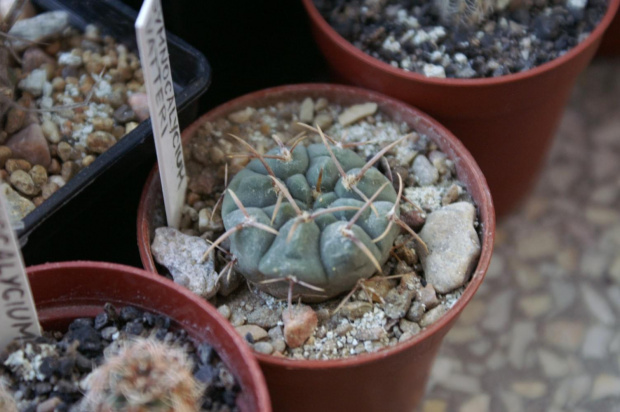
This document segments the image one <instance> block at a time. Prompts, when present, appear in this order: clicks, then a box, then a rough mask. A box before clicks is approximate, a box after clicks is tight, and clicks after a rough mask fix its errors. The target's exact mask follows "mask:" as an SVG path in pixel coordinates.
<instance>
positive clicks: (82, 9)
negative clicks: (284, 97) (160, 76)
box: [17, 0, 211, 263]
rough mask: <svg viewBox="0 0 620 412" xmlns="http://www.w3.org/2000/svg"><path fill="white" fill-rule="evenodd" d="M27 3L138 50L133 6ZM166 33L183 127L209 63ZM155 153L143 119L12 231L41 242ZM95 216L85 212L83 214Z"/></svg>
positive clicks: (90, 0) (72, 0)
mask: <svg viewBox="0 0 620 412" xmlns="http://www.w3.org/2000/svg"><path fill="white" fill-rule="evenodd" d="M32 3H33V4H34V5H35V7H36V8H37V10H38V11H51V10H65V11H67V12H68V13H69V14H70V16H71V25H72V26H74V27H76V28H79V29H82V30H83V29H84V28H85V27H86V25H88V24H94V25H96V26H98V27H99V28H100V29H101V32H102V34H104V35H106V34H107V35H111V36H112V37H114V38H115V40H116V41H117V42H119V43H122V44H125V45H126V46H127V47H128V48H129V49H130V50H132V51H134V52H136V54H137V52H138V51H137V45H136V35H135V28H134V24H135V20H136V17H137V12H136V11H135V10H132V9H131V8H129V7H127V6H126V5H124V4H123V3H121V2H119V1H115V0H33V1H32ZM167 37H168V52H169V54H170V64H171V66H172V78H173V81H174V83H175V97H176V103H177V109H178V112H179V122H180V125H181V127H182V128H183V127H185V126H187V125H188V124H189V123H190V122H191V121H192V120H193V119H194V118H195V117H196V115H197V110H198V98H199V97H200V95H202V94H203V93H204V92H205V91H206V90H207V88H208V87H209V84H210V82H211V67H210V65H209V63H208V62H207V59H206V58H205V57H204V56H203V55H202V54H201V53H200V52H199V51H198V50H196V49H195V48H193V47H192V46H190V45H189V44H187V43H186V42H184V41H183V40H181V39H180V38H178V37H177V36H175V35H173V34H170V33H167ZM154 154H155V146H154V142H153V133H152V129H151V122H150V120H146V121H143V122H141V123H140V124H139V125H138V126H137V127H136V128H135V129H134V130H132V131H131V132H130V133H129V134H127V135H126V136H125V137H123V138H122V139H121V140H120V141H119V142H118V143H116V144H115V145H114V146H112V147H111V148H110V149H109V150H108V151H106V152H105V153H103V154H101V155H99V157H98V158H97V159H96V160H95V161H94V162H93V163H92V164H91V165H89V166H88V167H86V168H84V169H83V170H81V171H80V172H79V173H78V174H77V175H76V176H75V177H74V178H73V179H71V180H70V181H69V182H68V183H67V184H66V185H65V186H63V187H62V188H60V189H59V190H58V191H57V192H56V193H54V194H53V195H52V196H51V197H50V198H49V199H48V200H47V201H45V202H44V203H43V204H42V205H41V206H39V207H37V208H36V209H35V210H34V211H33V212H32V213H30V214H29V215H27V216H26V217H25V218H24V220H23V227H22V228H20V229H18V231H17V233H18V236H19V240H20V243H21V244H22V246H24V245H26V244H27V243H28V242H31V240H35V238H36V240H37V241H36V242H35V243H37V244H39V243H40V244H44V243H45V239H51V238H53V234H54V233H55V232H58V231H62V230H63V228H66V227H67V225H71V224H75V222H76V221H79V220H76V219H77V216H78V215H79V214H86V215H88V211H89V210H95V209H96V208H94V207H93V205H94V204H97V203H98V202H100V201H101V199H102V197H107V196H115V195H122V194H121V193H114V188H115V187H117V185H116V184H115V182H122V181H123V180H125V179H127V177H128V176H132V174H133V173H134V172H135V171H136V169H137V168H138V167H139V166H140V165H141V164H143V163H145V162H147V163H149V164H152V163H153V161H154ZM95 182H97V183H96V184H94V183H95ZM72 206H73V207H72ZM61 212H62V213H61ZM134 216H135V215H134ZM52 217H53V218H54V219H52ZM96 218H97V216H90V217H88V216H87V219H88V220H92V219H96ZM111 229H112V228H111ZM29 239H30V240H29ZM31 243H32V242H31ZM28 246H35V245H28ZM36 247H37V248H38V247H39V245H37V246H36ZM25 251H26V250H25ZM25 257H26V256H25ZM26 262H27V263H28V259H27V257H26Z"/></svg>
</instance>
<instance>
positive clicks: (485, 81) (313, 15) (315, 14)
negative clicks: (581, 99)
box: [302, 0, 620, 87]
mask: <svg viewBox="0 0 620 412" xmlns="http://www.w3.org/2000/svg"><path fill="white" fill-rule="evenodd" d="M302 2H303V4H304V7H305V8H306V11H307V12H308V15H309V16H310V19H311V20H312V22H313V23H314V24H316V25H317V27H318V28H319V29H320V30H321V31H322V32H324V33H325V34H326V35H327V36H328V37H329V38H330V39H332V40H333V41H334V42H335V43H336V44H337V45H338V47H340V48H341V49H342V50H343V52H346V53H349V54H352V55H354V56H355V57H356V58H358V59H359V60H361V61H363V62H364V63H365V64H367V65H369V66H373V67H374V68H376V69H378V70H381V71H384V72H387V73H389V74H390V75H392V76H394V77H400V78H402V79H403V80H411V81H415V82H421V83H428V84H434V85H438V86H450V87H476V86H477V87H484V86H493V85H498V84H504V83H511V82H518V81H521V80H524V79H527V78H529V77H534V76H537V75H540V74H543V73H546V72H548V71H551V70H553V69H554V68H556V67H557V66H561V65H564V64H566V63H568V62H570V61H571V60H572V59H573V58H575V56H577V55H579V54H580V53H582V52H583V51H584V50H586V49H587V48H588V47H590V45H591V44H592V43H594V42H595V41H597V40H598V39H599V38H601V37H602V36H603V34H604V33H605V30H607V28H608V27H609V25H610V24H611V21H612V20H613V18H614V16H615V15H616V12H617V11H618V8H619V6H620V0H609V3H608V6H607V11H606V12H605V15H604V16H603V18H602V20H601V21H600V22H599V24H598V25H597V26H596V28H595V29H594V30H593V31H592V32H591V33H590V35H589V36H588V37H587V38H586V39H585V40H583V41H582V42H581V43H579V44H578V45H576V46H575V47H573V48H572V49H570V50H569V51H568V52H566V53H565V54H563V55H562V56H560V57H558V58H556V59H553V60H551V61H549V62H547V63H544V64H541V65H540V66H537V67H534V68H532V69H529V70H526V71H523V72H519V73H512V74H507V75H504V76H499V77H488V78H476V79H457V78H436V77H426V76H424V75H422V74H419V73H415V72H408V71H406V70H403V69H399V68H396V67H393V66H391V65H389V64H388V63H385V62H383V61H381V60H379V59H376V58H374V57H372V56H370V55H368V54H366V53H364V52H363V51H361V50H360V49H358V48H357V47H355V46H354V45H353V44H351V43H350V42H349V41H348V40H346V39H345V38H344V37H342V36H341V35H340V34H339V33H338V32H337V31H336V30H334V28H332V27H331V26H330V24H329V23H328V22H327V21H326V20H325V19H324V18H323V16H322V15H321V13H320V12H319V11H318V9H317V8H316V6H315V5H314V2H313V0H302Z"/></svg>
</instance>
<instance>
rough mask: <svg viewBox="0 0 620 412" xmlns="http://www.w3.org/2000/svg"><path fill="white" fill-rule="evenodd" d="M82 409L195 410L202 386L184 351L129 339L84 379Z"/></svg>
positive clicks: (101, 411) (105, 411)
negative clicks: (84, 393) (85, 381)
mask: <svg viewBox="0 0 620 412" xmlns="http://www.w3.org/2000/svg"><path fill="white" fill-rule="evenodd" d="M87 386H88V392H87V393H86V396H85V398H84V401H83V408H82V409H83V410H87V411H93V412H141V411H144V412H146V411H150V412H173V411H174V412H197V411H199V410H200V404H201V398H202V393H203V388H202V386H201V385H200V384H199V383H198V382H197V381H196V379H195V378H194V376H193V374H192V363H191V361H190V360H189V359H188V357H187V355H186V354H185V352H184V351H183V350H182V349H180V348H176V347H173V346H170V345H167V344H165V343H162V342H160V341H158V340H156V339H144V338H138V339H136V340H132V341H129V342H127V343H126V344H125V346H124V347H123V348H122V349H121V350H120V352H119V353H118V354H116V355H114V356H111V357H109V358H108V359H106V361H105V363H104V364H103V365H101V366H100V367H98V368H97V369H95V370H94V371H93V373H92V374H91V375H89V377H88V379H87Z"/></svg>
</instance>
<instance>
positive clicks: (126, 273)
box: [28, 262, 271, 412]
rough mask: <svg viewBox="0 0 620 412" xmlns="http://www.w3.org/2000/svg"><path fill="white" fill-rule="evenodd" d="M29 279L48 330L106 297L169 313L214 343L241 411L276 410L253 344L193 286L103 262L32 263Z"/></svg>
mask: <svg viewBox="0 0 620 412" xmlns="http://www.w3.org/2000/svg"><path fill="white" fill-rule="evenodd" d="M28 279H29V280H30V286H31V288H32V292H33V294H34V301H35V305H36V307H37V313H38V314H39V320H40V322H41V325H42V326H43V329H44V330H66V329H67V327H68V326H69V324H70V323H71V321H73V320H74V319H76V318H82V317H95V316H96V315H97V314H99V313H101V312H102V311H103V305H104V304H105V303H106V302H110V303H112V304H113V305H115V306H123V305H132V306H136V307H138V308H140V309H143V310H147V311H149V312H154V313H158V314H162V315H166V316H168V317H170V318H171V320H173V321H174V322H175V323H176V324H177V325H178V326H179V327H182V328H183V329H185V330H186V331H187V332H188V334H189V335H190V336H191V337H192V338H194V339H196V341H197V342H207V343H209V344H210V345H212V346H213V347H214V349H215V350H216V352H217V353H218V355H219V356H220V358H221V359H222V361H223V362H224V364H226V366H227V367H228V368H229V369H230V371H231V372H232V374H233V375H234V376H235V378H236V379H237V382H239V385H240V386H241V392H240V393H239V395H238V397H237V404H238V406H239V409H240V410H241V411H246V412H265V411H267V412H269V411H271V405H270V401H269V393H268V392H267V386H266V384H265V378H264V377H263V375H262V373H261V371H260V368H259V366H258V364H257V362H256V359H255V358H254V357H253V356H252V353H251V349H250V348H249V347H248V346H247V345H246V344H245V342H244V341H243V339H242V338H241V337H240V336H239V334H238V333H237V332H236V331H235V329H234V328H233V327H232V325H231V324H230V323H229V322H228V321H226V319H224V318H223V317H222V316H221V315H220V314H219V313H218V312H217V310H216V309H215V308H214V307H213V306H211V305H209V304H208V303H207V302H205V301H204V300H203V299H200V298H199V297H197V296H196V295H194V294H193V293H191V292H189V291H188V290H187V289H185V288H183V287H180V286H179V285H177V284H175V283H174V282H172V281H170V280H168V279H166V278H164V277H162V276H153V275H152V274H150V273H148V272H146V271H145V270H142V269H137V268H133V267H130V266H124V265H118V264H113V263H103V262H63V263H48V264H44V265H39V266H31V267H29V268H28Z"/></svg>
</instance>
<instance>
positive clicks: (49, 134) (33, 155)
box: [0, 12, 148, 224]
mask: <svg viewBox="0 0 620 412" xmlns="http://www.w3.org/2000/svg"><path fill="white" fill-rule="evenodd" d="M50 14H51V15H50ZM41 17H46V18H47V21H49V22H50V23H49V24H50V26H53V27H55V30H56V31H55V32H54V33H52V34H50V35H49V36H48V37H50V38H45V39H44V41H43V40H42V41H41V43H44V44H33V43H28V44H26V45H21V46H15V49H16V50H15V53H16V55H18V56H19V57H20V59H21V60H20V64H17V63H15V64H11V65H10V67H9V68H8V69H5V70H8V73H11V75H12V76H13V77H14V78H15V84H14V85H11V87H15V93H14V102H13V105H12V106H6V107H5V109H6V110H7V111H6V116H4V115H2V113H3V112H2V111H0V121H1V120H2V118H3V117H6V121H5V125H4V129H2V128H0V177H1V178H2V180H3V181H5V182H6V183H7V184H6V185H4V186H3V187H4V189H3V190H4V191H5V193H6V196H7V200H8V202H9V205H10V211H9V212H10V216H11V221H12V222H13V223H14V224H19V222H20V221H21V219H23V218H24V217H25V216H26V215H28V214H29V213H30V212H32V211H33V210H34V209H35V208H36V207H38V206H39V205H41V204H42V203H43V202H44V201H46V200H47V199H49V198H50V196H52V195H53V194H54V193H55V192H56V191H58V190H59V189H60V188H61V187H63V186H64V185H65V184H66V183H67V182H69V181H70V180H71V179H73V178H74V177H75V176H76V175H77V174H78V173H79V172H80V170H82V169H83V168H85V167H87V166H88V165H90V164H91V163H92V162H94V161H95V159H96V158H97V157H98V156H99V155H100V154H102V153H104V152H105V151H107V150H108V149H109V148H110V147H112V146H113V145H114V144H115V143H117V142H118V141H119V140H120V139H122V138H123V137H124V136H125V135H126V134H127V133H129V132H130V131H131V130H133V129H134V128H135V127H136V126H137V125H138V122H139V121H142V120H144V119H145V118H147V117H148V107H147V102H146V94H145V88H144V78H143V74H142V69H141V67H140V61H139V60H138V57H137V56H136V55H135V54H134V53H132V52H130V51H129V50H128V49H127V47H126V46H124V45H122V44H118V43H117V42H116V41H115V40H114V39H113V38H112V37H110V36H102V35H101V34H100V31H99V29H98V28H97V27H95V26H93V25H90V26H87V27H86V29H85V31H84V33H81V32H79V31H77V30H76V29H74V28H71V27H67V26H68V21H69V19H68V15H67V14H66V13H64V12H50V13H45V15H39V16H35V17H34V18H32V19H29V20H23V21H20V22H19V24H21V26H20V27H18V28H19V29H20V30H18V31H19V36H18V35H17V34H16V36H17V37H21V36H25V37H26V38H29V37H28V36H29V35H28V33H29V32H31V31H34V32H36V25H37V23H36V21H35V23H30V22H31V21H32V20H33V19H37V18H41ZM52 22H53V25H52ZM39 24H40V23H39ZM33 25H34V26H35V27H31V26H33ZM16 26H17V24H16ZM10 33H11V32H10ZM20 44H21V43H20ZM0 74H1V73H0ZM0 86H2V85H0ZM24 108H25V110H23V109H24ZM0 109H2V107H0Z"/></svg>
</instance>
